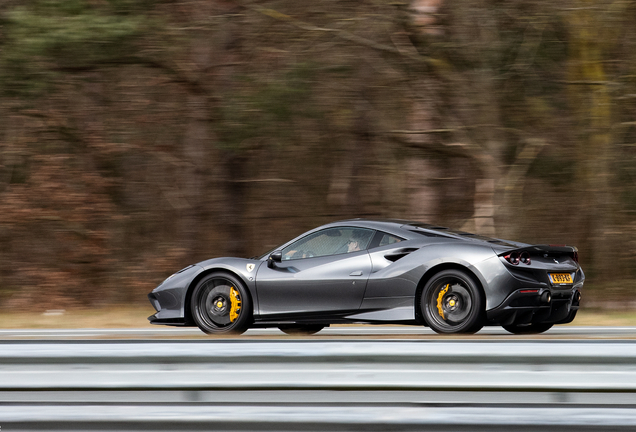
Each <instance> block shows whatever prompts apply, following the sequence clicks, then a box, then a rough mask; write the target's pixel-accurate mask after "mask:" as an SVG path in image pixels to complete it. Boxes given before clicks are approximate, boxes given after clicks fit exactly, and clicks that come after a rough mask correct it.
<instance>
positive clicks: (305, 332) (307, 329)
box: [278, 324, 325, 336]
mask: <svg viewBox="0 0 636 432" xmlns="http://www.w3.org/2000/svg"><path fill="white" fill-rule="evenodd" d="M324 328H325V326H324V325H319V324H314V325H311V324H309V325H307V324H305V325H303V324H296V325H284V326H279V327H278V329H279V330H280V331H282V332H283V333H285V334H288V335H290V336H309V335H312V334H316V333H318V332H319V331H320V330H322V329H324Z"/></svg>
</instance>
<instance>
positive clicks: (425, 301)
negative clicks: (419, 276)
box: [420, 270, 485, 333]
mask: <svg viewBox="0 0 636 432" xmlns="http://www.w3.org/2000/svg"><path fill="white" fill-rule="evenodd" d="M484 304H485V301H484V296H483V293H482V291H481V288H480V287H479V286H478V285H477V283H476V282H475V281H474V279H473V278H472V277H471V276H470V275H468V273H466V272H463V271H460V270H444V271H441V272H439V273H437V274H436V275H435V276H433V277H432V278H431V279H430V280H429V281H428V282H427V283H426V286H425V287H424V290H423V291H422V296H421V298H420V307H421V311H422V315H423V316H424V320H425V321H426V323H427V325H428V326H429V327H430V328H432V329H433V330H434V331H436V332H437V333H476V332H478V331H479V330H480V329H481V328H482V327H483V326H484V322H485V310H484Z"/></svg>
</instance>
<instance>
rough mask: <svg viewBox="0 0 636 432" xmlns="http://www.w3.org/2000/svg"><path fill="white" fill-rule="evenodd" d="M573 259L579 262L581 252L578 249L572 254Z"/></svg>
mask: <svg viewBox="0 0 636 432" xmlns="http://www.w3.org/2000/svg"><path fill="white" fill-rule="evenodd" d="M572 259H573V260H574V261H575V262H577V263H578V262H579V253H578V252H577V251H574V253H573V254H572Z"/></svg>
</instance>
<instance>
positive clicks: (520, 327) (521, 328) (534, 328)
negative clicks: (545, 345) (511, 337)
mask: <svg viewBox="0 0 636 432" xmlns="http://www.w3.org/2000/svg"><path fill="white" fill-rule="evenodd" d="M552 326H553V324H547V323H535V324H512V325H505V326H502V327H503V328H504V329H505V330H506V331H509V332H510V333H513V334H539V333H543V332H546V331H548V330H550V329H551V328H552Z"/></svg>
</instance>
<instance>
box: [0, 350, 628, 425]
mask: <svg viewBox="0 0 636 432" xmlns="http://www.w3.org/2000/svg"><path fill="white" fill-rule="evenodd" d="M635 365H636V343H634V342H631V341H586V342H581V341H506V342H496V341H453V340H444V341H311V342H305V341H293V340H289V341H273V342H272V341H241V340H208V341H174V342H142V343H139V342H119V341H117V342H111V341H102V342H95V341H91V342H74V343H73V342H62V343H53V342H44V343H32V342H29V343H16V342H13V343H11V342H10V343H3V344H0V427H1V428H2V431H5V430H7V431H9V430H39V429H48V428H49V427H46V426H47V425H49V426H50V425H55V427H56V428H59V429H66V430H80V429H89V428H94V429H95V428H96V429H100V430H124V429H126V430H132V429H134V430H176V429H179V430H204V429H207V430H209V429H215V430H284V431H288V430H389V429H390V430H423V429H426V430H478V431H481V430H489V431H493V430H511V428H514V429H518V430H519V429H522V430H542V431H552V430H580V429H581V428H587V429H588V430H589V429H591V430H605V429H607V430H634V429H636V367H635Z"/></svg>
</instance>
